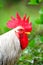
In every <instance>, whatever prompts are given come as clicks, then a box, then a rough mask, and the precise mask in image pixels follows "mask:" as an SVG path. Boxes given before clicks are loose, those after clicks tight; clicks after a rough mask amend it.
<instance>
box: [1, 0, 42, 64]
mask: <svg viewBox="0 0 43 65" xmlns="http://www.w3.org/2000/svg"><path fill="white" fill-rule="evenodd" d="M30 2H31V3H30ZM16 12H18V13H19V14H20V16H21V17H23V15H24V14H27V16H30V21H31V22H32V27H33V30H32V32H31V34H30V35H29V45H28V47H27V48H26V49H25V50H24V51H23V53H22V55H21V57H20V58H19V60H18V61H17V63H16V64H15V65H43V0H0V35H1V34H3V33H5V32H7V31H8V30H9V29H8V28H7V27H6V23H7V21H8V20H9V19H10V17H11V16H14V17H16Z"/></svg>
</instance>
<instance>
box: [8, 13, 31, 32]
mask: <svg viewBox="0 0 43 65" xmlns="http://www.w3.org/2000/svg"><path fill="white" fill-rule="evenodd" d="M11 19H12V20H9V21H8V22H7V27H8V28H16V27H17V26H22V27H23V28H24V30H25V31H26V32H31V30H32V23H31V22H29V17H28V18H26V14H25V15H24V17H23V18H21V17H20V15H19V14H18V13H17V14H16V18H14V17H13V16H12V17H11Z"/></svg>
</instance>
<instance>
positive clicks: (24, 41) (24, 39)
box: [16, 32, 28, 50]
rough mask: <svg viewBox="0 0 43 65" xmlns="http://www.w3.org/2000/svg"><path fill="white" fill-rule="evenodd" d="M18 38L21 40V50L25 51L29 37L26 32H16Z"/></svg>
mask: <svg viewBox="0 0 43 65" xmlns="http://www.w3.org/2000/svg"><path fill="white" fill-rule="evenodd" d="M16 35H17V37H18V38H19V40H20V46H21V49H22V50H24V49H25V48H26V47H27V46H28V37H27V35H26V34H25V32H22V33H21V32H19V33H18V32H16Z"/></svg>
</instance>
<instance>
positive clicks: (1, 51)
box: [0, 13, 32, 65]
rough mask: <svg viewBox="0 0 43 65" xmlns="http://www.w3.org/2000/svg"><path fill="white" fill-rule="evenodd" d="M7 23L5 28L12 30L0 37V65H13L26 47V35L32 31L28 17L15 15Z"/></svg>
mask: <svg viewBox="0 0 43 65" xmlns="http://www.w3.org/2000/svg"><path fill="white" fill-rule="evenodd" d="M11 18H12V19H11V20H9V21H8V22H7V27H8V28H10V29H12V30H10V31H9V32H6V33H4V34H2V35H0V65H14V64H15V62H16V61H17V59H18V58H19V57H20V55H21V51H22V50H24V49H25V48H26V47H27V46H28V36H27V35H28V34H30V32H31V31H32V24H31V22H28V21H29V17H28V18H26V15H24V17H23V18H21V17H20V15H19V14H18V13H17V14H16V18H14V17H13V16H12V17H11Z"/></svg>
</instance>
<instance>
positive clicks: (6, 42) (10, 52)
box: [0, 29, 21, 65]
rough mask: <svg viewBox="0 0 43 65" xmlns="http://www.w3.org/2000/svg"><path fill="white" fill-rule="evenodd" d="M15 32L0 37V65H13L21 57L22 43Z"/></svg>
mask: <svg viewBox="0 0 43 65" xmlns="http://www.w3.org/2000/svg"><path fill="white" fill-rule="evenodd" d="M15 30H17V29H13V30H11V31H9V32H7V33H4V34H2V35H0V65H13V64H14V63H15V61H16V59H17V58H18V57H19V56H20V52H21V48H20V41H19V39H18V37H17V36H16V34H15Z"/></svg>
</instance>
